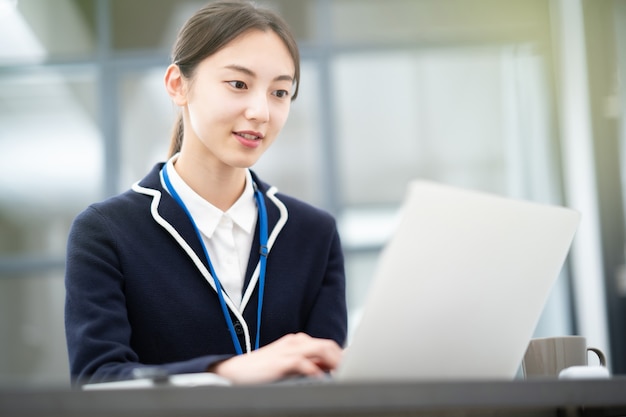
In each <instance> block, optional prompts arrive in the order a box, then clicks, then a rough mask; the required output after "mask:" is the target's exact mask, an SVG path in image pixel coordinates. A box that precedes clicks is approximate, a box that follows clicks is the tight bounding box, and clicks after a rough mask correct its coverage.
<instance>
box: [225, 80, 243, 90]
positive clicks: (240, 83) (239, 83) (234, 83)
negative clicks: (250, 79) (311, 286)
mask: <svg viewBox="0 0 626 417" xmlns="http://www.w3.org/2000/svg"><path fill="white" fill-rule="evenodd" d="M228 84H230V85H231V86H232V87H233V88H236V89H237V90H243V89H245V88H247V87H248V86H247V85H246V83H244V82H243V81H229V82H228Z"/></svg>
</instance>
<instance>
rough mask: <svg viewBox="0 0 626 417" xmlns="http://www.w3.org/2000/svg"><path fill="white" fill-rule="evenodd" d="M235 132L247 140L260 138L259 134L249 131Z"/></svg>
mask: <svg viewBox="0 0 626 417" xmlns="http://www.w3.org/2000/svg"><path fill="white" fill-rule="evenodd" d="M236 134H237V135H239V136H241V137H242V138H244V139H248V140H260V139H262V138H261V136H258V135H252V134H250V133H236Z"/></svg>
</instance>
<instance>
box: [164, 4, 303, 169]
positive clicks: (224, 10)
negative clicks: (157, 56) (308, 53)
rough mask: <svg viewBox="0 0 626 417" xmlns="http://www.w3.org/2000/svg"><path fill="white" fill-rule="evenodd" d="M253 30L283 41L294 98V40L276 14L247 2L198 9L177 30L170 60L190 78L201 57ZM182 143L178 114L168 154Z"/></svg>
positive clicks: (296, 61)
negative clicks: (290, 65) (291, 66)
mask: <svg viewBox="0 0 626 417" xmlns="http://www.w3.org/2000/svg"><path fill="white" fill-rule="evenodd" d="M252 29H257V30H262V31H267V30H271V31H273V32H274V33H276V34H277V35H278V36H279V37H280V38H281V39H282V40H283V42H284V43H285V46H286V47H287V49H288V50H289V53H290V54H291V57H292V58H293V62H294V66H295V73H294V83H295V90H294V92H293V94H292V96H291V100H292V101H293V100H295V99H296V97H297V95H298V85H299V81H300V53H299V51H298V45H297V43H296V40H295V39H294V37H293V35H292V33H291V31H290V29H289V27H288V25H287V23H286V22H285V21H284V20H283V19H282V18H281V17H280V16H279V15H278V14H277V13H275V12H274V11H272V10H270V9H266V8H261V7H257V6H256V5H254V4H253V3H251V2H249V1H232V0H231V1H215V2H212V3H209V4H207V5H206V6H204V7H203V8H202V9H200V10H198V11H197V12H196V13H195V14H194V15H193V16H191V18H189V20H187V22H186V23H185V24H184V25H183V27H182V28H181V30H180V32H179V33H178V37H177V39H176V42H175V43H174V48H173V49H172V63H174V64H176V65H178V67H179V68H180V72H181V73H182V75H183V76H184V77H185V78H188V79H190V78H191V77H193V75H194V72H195V70H196V67H197V66H198V64H199V63H200V62H202V60H204V59H205V58H206V57H208V56H210V55H213V54H214V53H216V52H218V51H219V50H220V49H222V48H223V47H225V46H226V45H227V44H228V43H229V42H230V41H232V40H234V39H235V38H236V37H238V36H239V35H242V34H243V33H245V32H247V31H249V30H252ZM182 142H183V118H182V115H181V114H179V115H178V119H177V121H176V123H175V125H174V129H173V132H172V141H171V144H170V149H169V156H170V157H171V156H172V155H174V154H175V153H177V152H179V151H180V147H181V145H182Z"/></svg>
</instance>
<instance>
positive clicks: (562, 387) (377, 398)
mask: <svg viewBox="0 0 626 417" xmlns="http://www.w3.org/2000/svg"><path fill="white" fill-rule="evenodd" d="M322 415H323V416H340V415H349V416H359V415H362V416H372V415H376V416H407V415H415V416H422V415H428V416H455V417H456V416H478V415H480V416H485V415H487V416H491V415H498V416H499V415H505V416H518V415H520V416H521V415H524V416H532V415H537V416H540V415H541V416H544V415H546V416H548V415H558V416H570V415H572V416H574V415H589V416H605V417H606V416H626V378H613V379H610V380H578V381H557V380H554V381H507V382H501V381H498V382H496V381H472V382H415V383H381V384H375V383H363V384H323V385H306V386H302V385H300V386H291V385H265V386H239V387H218V386H213V387H210V386H209V387H195V388H170V387H163V388H151V389H137V390H115V391H88V392H81V391H72V390H69V389H39V388H37V389H16V388H5V389H1V388H0V416H3V417H4V416H7V417H9V416H11V417H30V416H46V417H56V416H59V417H60V416H63V417H74V416H80V417H85V416H89V417H99V416H107V417H121V416H128V417H133V416H135V417H139V416H141V417H144V416H151V417H161V416H162V417H165V416H177V417H193V416H273V417H276V416H307V417H311V416H322Z"/></svg>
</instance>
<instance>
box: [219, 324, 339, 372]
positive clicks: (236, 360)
mask: <svg viewBox="0 0 626 417" xmlns="http://www.w3.org/2000/svg"><path fill="white" fill-rule="evenodd" d="M342 353H343V351H342V349H341V347H340V346H339V345H338V344H337V343H335V342H334V341H333V340H328V339H317V338H313V337H311V336H309V335H307V334H305V333H297V334H289V335H286V336H283V337H281V338H280V339H278V340H276V341H275V342H273V343H270V344H269V345H267V346H264V347H262V348H260V349H259V350H255V351H254V352H251V353H249V354H243V355H239V356H235V357H233V358H230V359H227V360H225V361H223V362H220V363H217V364H216V365H215V366H213V367H212V368H211V369H210V371H211V372H214V373H216V374H218V375H220V376H222V377H224V378H227V379H229V380H230V381H232V382H233V383H234V384H254V383H262V382H270V381H275V380H277V379H280V378H284V377H287V376H292V375H304V376H322V375H323V374H324V373H325V372H329V371H332V370H334V369H335V368H337V366H338V365H339V362H340V360H341V357H342Z"/></svg>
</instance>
